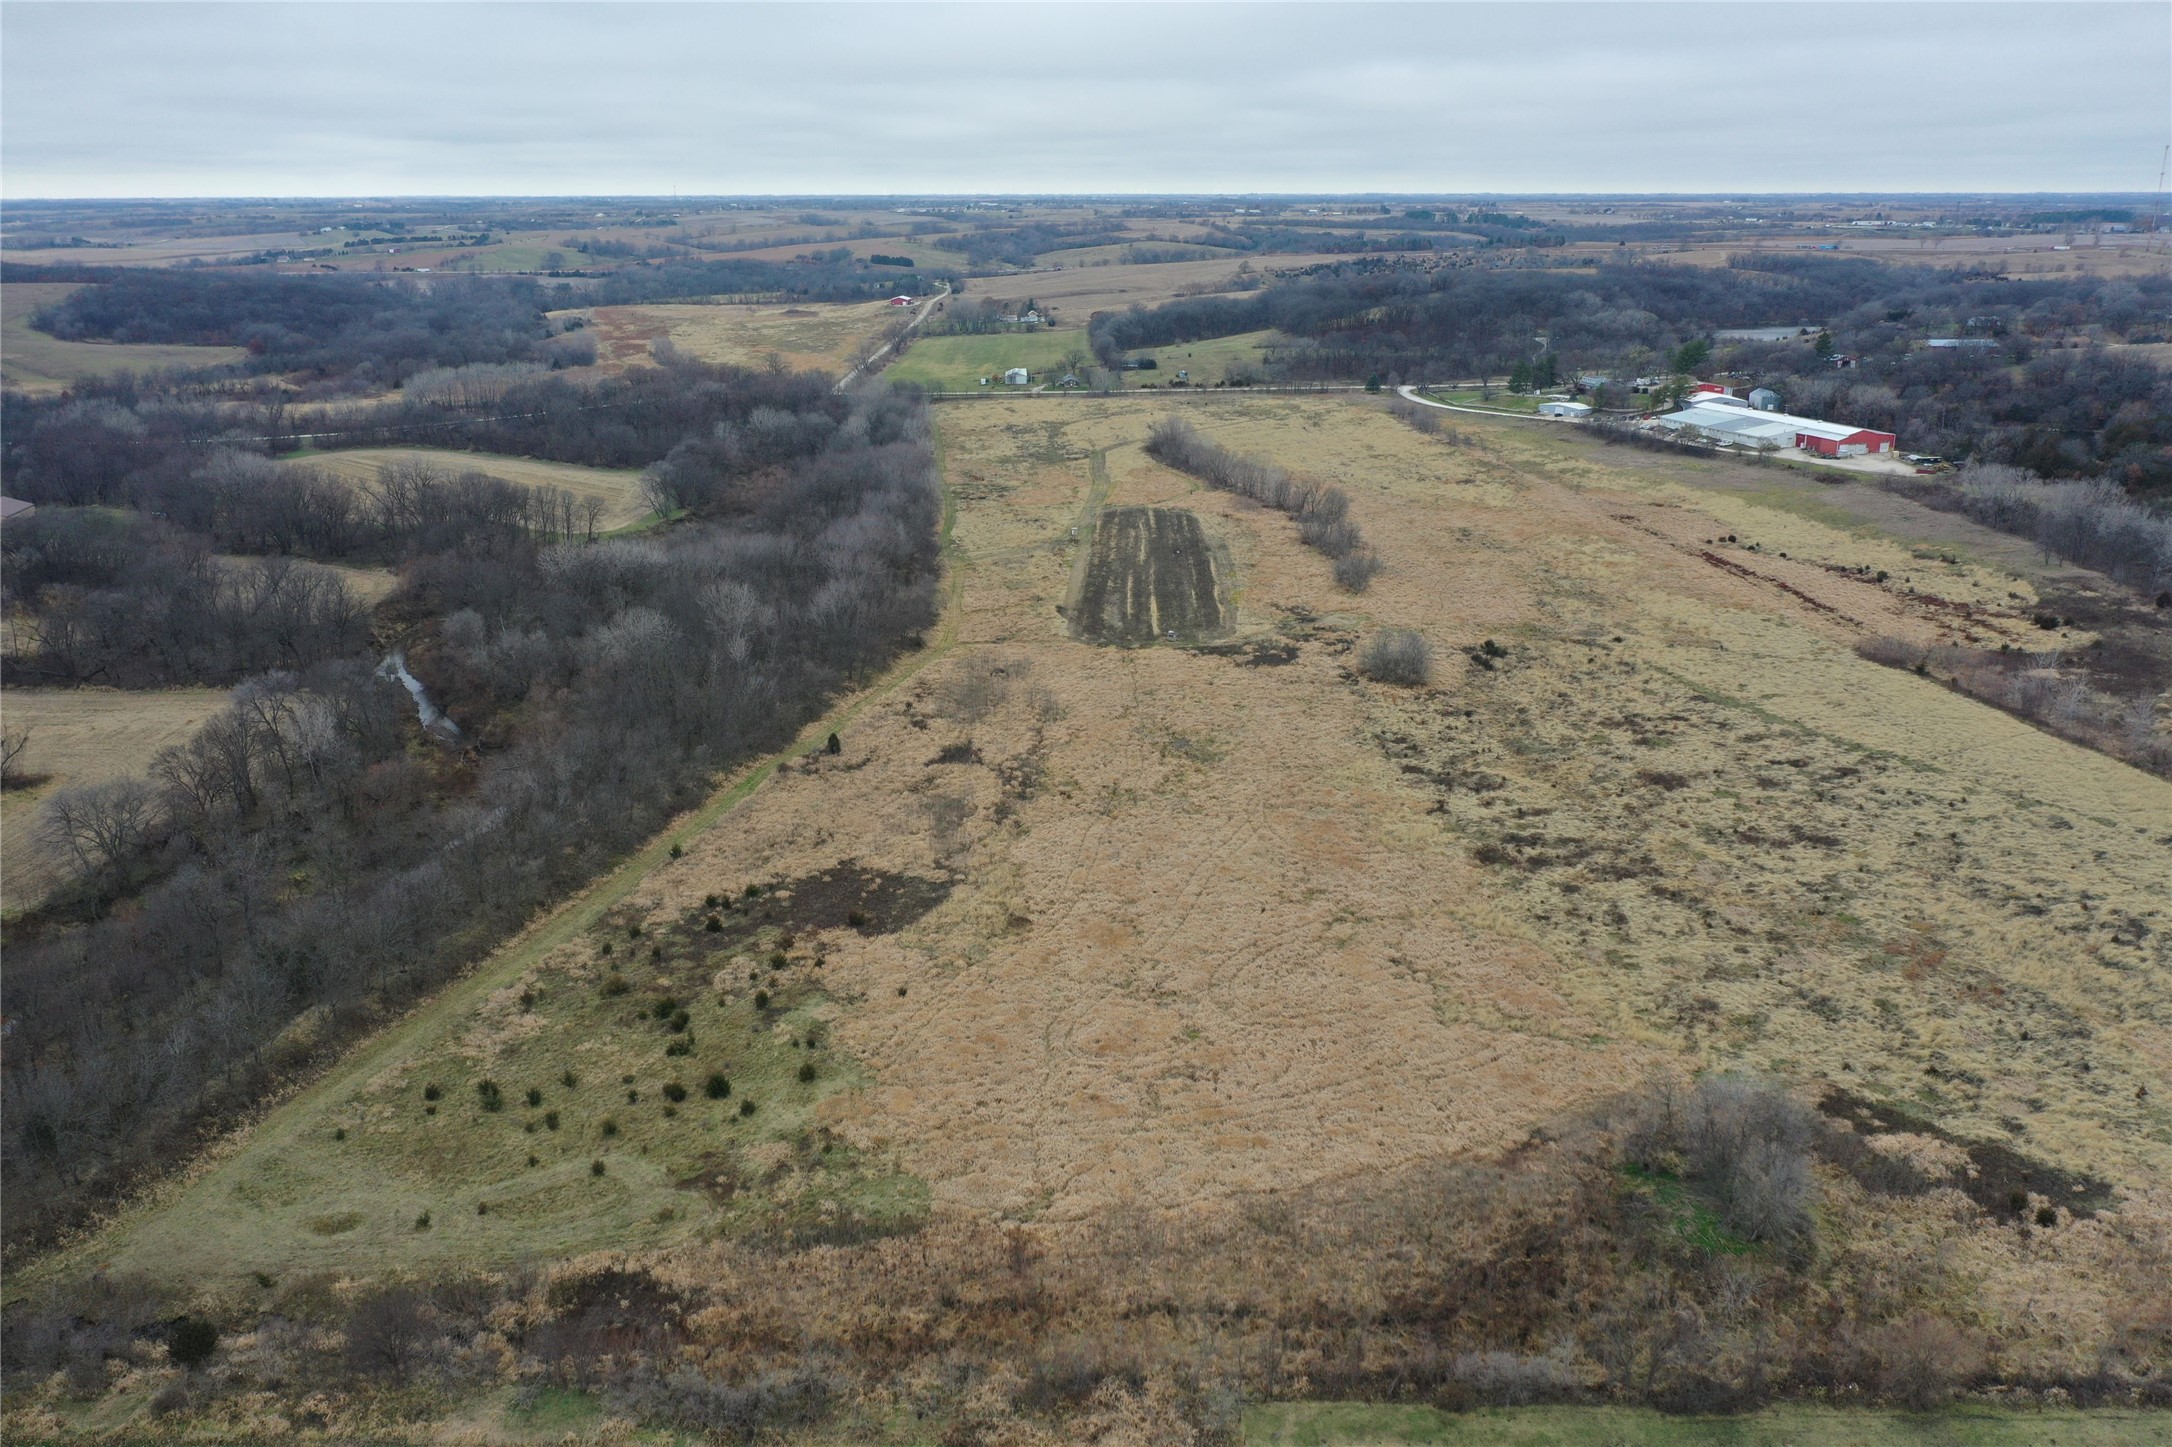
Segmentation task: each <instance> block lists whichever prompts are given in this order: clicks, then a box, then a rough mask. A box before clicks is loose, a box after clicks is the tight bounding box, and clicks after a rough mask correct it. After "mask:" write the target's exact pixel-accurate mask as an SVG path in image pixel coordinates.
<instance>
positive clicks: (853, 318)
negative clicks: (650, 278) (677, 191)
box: [588, 301, 905, 372]
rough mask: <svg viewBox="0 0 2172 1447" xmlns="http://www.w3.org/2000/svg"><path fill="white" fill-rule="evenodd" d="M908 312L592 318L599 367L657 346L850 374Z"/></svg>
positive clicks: (818, 305)
mask: <svg viewBox="0 0 2172 1447" xmlns="http://www.w3.org/2000/svg"><path fill="white" fill-rule="evenodd" d="M904 310H905V309H904V308H903V307H894V306H891V305H890V304H889V303H888V302H882V301H870V302H843V303H840V302H806V303H801V304H796V305H791V306H775V305H769V304H760V305H745V304H739V303H723V304H718V305H714V306H709V305H692V304H689V305H678V304H665V305H658V306H606V307H597V308H595V309H594V310H593V311H592V312H590V313H588V315H590V316H591V317H592V318H593V322H592V325H593V326H594V328H595V332H596V339H597V342H598V352H597V358H596V360H597V365H598V366H599V367H623V366H625V365H627V364H628V363H632V362H641V361H646V360H647V359H648V356H649V346H650V344H651V343H652V342H655V341H660V340H668V341H669V342H670V343H671V344H672V345H673V346H675V347H678V348H679V349H680V350H682V351H685V352H687V353H689V354H690V355H692V356H695V357H698V358H700V359H701V360H702V361H704V362H718V363H725V364H728V365H731V366H735V367H760V366H764V365H766V364H767V363H768V361H769V359H770V358H771V357H772V356H774V357H776V358H778V359H779V360H781V361H782V362H783V364H784V365H785V366H786V367H787V368H788V369H790V370H792V371H820V372H843V371H845V370H846V369H848V368H849V367H851V365H852V364H853V362H855V361H856V360H858V358H859V356H860V354H861V353H862V352H863V351H865V349H866V348H867V347H868V346H869V345H870V344H871V342H872V340H873V339H874V338H875V337H876V336H878V335H879V334H880V333H881V331H882V329H883V328H884V327H885V326H887V325H889V324H890V323H892V322H894V321H896V320H897V319H898V316H899V315H900V314H901V313H902V312H904Z"/></svg>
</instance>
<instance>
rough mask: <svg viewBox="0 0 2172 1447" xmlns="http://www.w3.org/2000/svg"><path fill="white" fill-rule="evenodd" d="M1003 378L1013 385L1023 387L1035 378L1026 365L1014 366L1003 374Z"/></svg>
mask: <svg viewBox="0 0 2172 1447" xmlns="http://www.w3.org/2000/svg"><path fill="white" fill-rule="evenodd" d="M1003 380H1004V381H1005V382H1007V383H1009V384H1010V385H1011V386H1013V387H1023V386H1025V385H1026V383H1028V382H1030V381H1032V380H1033V374H1032V373H1031V372H1029V371H1027V370H1026V369H1025V368H1024V367H1013V368H1011V369H1010V370H1009V371H1007V372H1005V373H1004V374H1003Z"/></svg>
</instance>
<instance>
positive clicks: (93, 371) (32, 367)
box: [0, 281, 247, 392]
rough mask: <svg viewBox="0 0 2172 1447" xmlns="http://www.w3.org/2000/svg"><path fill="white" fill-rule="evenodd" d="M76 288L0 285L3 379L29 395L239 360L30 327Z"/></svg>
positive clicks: (221, 352) (219, 352)
mask: <svg viewBox="0 0 2172 1447" xmlns="http://www.w3.org/2000/svg"><path fill="white" fill-rule="evenodd" d="M75 289H76V284H75V283H73V282H53V281H24V282H10V283H8V284H6V285H4V286H0V379H4V380H5V381H6V383H7V385H8V386H10V387H20V388H22V389H23V390H24V391H26V392H58V391H62V390H64V389H65V388H66V387H68V386H69V385H70V384H71V383H73V382H75V381H78V380H80V379H82V378H85V377H109V376H111V375H113V374H114V373H115V372H124V371H125V372H150V371H160V370H163V369H165V368H169V367H215V366H220V365H222V364H224V363H227V362H238V361H240V360H241V359H242V357H244V356H246V355H247V353H245V352H244V351H242V349H241V348H239V347H182V346H154V345H139V344H127V343H119V342H68V341H62V340H61V339H60V338H58V337H53V336H48V335H46V334H45V333H44V332H41V331H38V330H37V329H36V328H34V327H32V326H31V325H30V319H31V318H32V317H33V316H35V315H36V314H37V313H38V311H39V309H40V308H42V307H47V306H51V305H52V304H53V303H54V302H56V301H59V300H60V299H61V298H62V297H64V296H66V295H67V294H68V293H70V292H72V291H74V290H75Z"/></svg>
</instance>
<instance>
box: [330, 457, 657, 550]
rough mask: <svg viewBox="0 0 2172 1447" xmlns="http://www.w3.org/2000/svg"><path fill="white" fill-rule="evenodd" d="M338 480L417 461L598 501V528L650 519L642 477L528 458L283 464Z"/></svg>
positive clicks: (365, 478)
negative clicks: (601, 507)
mask: <svg viewBox="0 0 2172 1447" xmlns="http://www.w3.org/2000/svg"><path fill="white" fill-rule="evenodd" d="M288 460H289V461H290V462H292V463H293V464H294V465H296V466H304V465H306V466H309V467H314V468H317V469H318V470H319V471H322V472H326V473H329V474H331V475H332V476H333V477H336V478H339V479H341V480H342V481H345V482H348V483H353V484H362V483H368V482H374V481H375V480H376V478H377V474H378V471H379V470H380V469H381V468H383V467H385V466H386V465H387V464H390V463H394V462H419V463H427V464H428V465H430V466H432V467H436V468H440V469H442V470H444V471H446V472H454V473H459V472H482V473H488V474H489V475H490V476H492V477H496V478H500V479H503V480H504V481H506V482H512V483H518V484H519V485H520V486H522V487H545V488H549V487H556V488H563V489H565V490H566V491H567V492H570V493H572V494H573V495H574V496H575V497H578V498H591V497H593V498H600V499H602V500H603V503H604V513H603V516H602V518H601V519H600V520H599V526H600V527H602V528H603V529H606V530H610V529H616V528H624V527H631V526H633V525H634V524H636V523H639V522H641V521H642V520H643V519H644V518H647V517H648V516H649V506H648V504H647V503H646V502H644V501H642V499H641V474H640V473H638V472H633V471H620V470H617V469H614V468H607V467H581V466H578V465H576V464H574V463H570V462H543V461H539V460H537V459H535V458H532V457H503V456H499V455H498V454H495V453H489V452H456V451H454V450H452V449H450V448H439V447H357V448H353V449H350V450H344V451H338V452H301V453H295V454H292V455H291V456H290V458H289V459H288Z"/></svg>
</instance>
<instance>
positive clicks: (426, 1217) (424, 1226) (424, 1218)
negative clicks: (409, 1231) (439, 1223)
mask: <svg viewBox="0 0 2172 1447" xmlns="http://www.w3.org/2000/svg"><path fill="white" fill-rule="evenodd" d="M415 1229H416V1230H417V1231H427V1230H429V1229H430V1213H429V1212H428V1211H425V1212H423V1213H422V1214H421V1215H420V1216H417V1217H416V1218H415Z"/></svg>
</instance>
